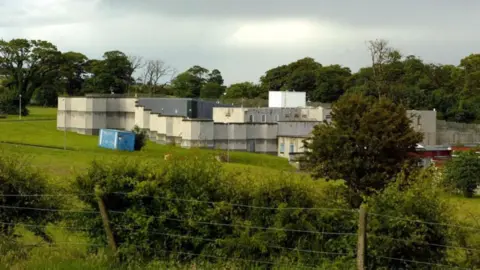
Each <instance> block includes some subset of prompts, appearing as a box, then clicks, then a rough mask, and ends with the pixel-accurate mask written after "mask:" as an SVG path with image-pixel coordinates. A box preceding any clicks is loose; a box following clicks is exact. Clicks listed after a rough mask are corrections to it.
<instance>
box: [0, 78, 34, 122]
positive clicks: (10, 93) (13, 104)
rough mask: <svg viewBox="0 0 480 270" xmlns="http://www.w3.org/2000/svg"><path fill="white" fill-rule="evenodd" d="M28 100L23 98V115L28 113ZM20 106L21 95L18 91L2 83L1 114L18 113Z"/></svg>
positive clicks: (0, 88)
mask: <svg viewBox="0 0 480 270" xmlns="http://www.w3.org/2000/svg"><path fill="white" fill-rule="evenodd" d="M27 103H28V102H27V100H22V111H21V113H22V115H23V116H26V115H28V112H29V111H28V109H27V107H26V106H27ZM19 106H20V97H19V95H18V92H17V91H15V90H11V89H9V88H7V87H3V86H1V85H0V114H16V115H18V113H19V111H18V108H19Z"/></svg>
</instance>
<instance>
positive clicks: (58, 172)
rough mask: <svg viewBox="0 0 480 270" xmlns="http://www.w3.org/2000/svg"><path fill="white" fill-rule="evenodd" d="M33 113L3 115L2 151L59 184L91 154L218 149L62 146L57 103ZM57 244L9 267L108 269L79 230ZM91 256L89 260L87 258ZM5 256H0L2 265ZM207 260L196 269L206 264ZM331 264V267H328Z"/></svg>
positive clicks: (252, 169) (273, 161) (261, 165)
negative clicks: (25, 160)
mask: <svg viewBox="0 0 480 270" xmlns="http://www.w3.org/2000/svg"><path fill="white" fill-rule="evenodd" d="M30 112H31V115H29V116H28V117H23V118H22V120H19V119H18V117H15V116H10V117H8V118H7V119H1V120H0V131H1V132H0V155H11V154H19V155H21V156H24V157H26V158H28V159H29V160H30V164H31V165H33V166H34V167H37V168H39V169H40V170H42V171H43V172H45V173H46V174H48V176H49V177H51V179H52V183H55V184H56V185H59V186H68V185H69V184H70V183H71V181H72V180H73V177H75V175H77V174H78V173H79V172H82V171H84V170H85V169H86V168H87V167H88V166H89V164H90V163H91V162H92V161H93V160H100V161H101V160H105V161H107V160H112V159H117V158H120V159H144V160H149V161H153V162H158V163H159V165H161V164H162V163H163V161H164V155H165V154H167V153H174V154H177V155H192V154H195V155H199V156H201V155H208V154H215V153H218V151H215V150H205V149H183V148H180V147H175V146H167V145H159V144H155V143H150V142H149V143H148V144H147V146H146V147H145V149H144V150H142V151H139V152H133V153H130V152H120V151H113V150H108V149H102V148H99V147H98V146H97V145H98V137H96V136H86V135H80V134H76V133H71V132H67V133H66V146H67V150H64V149H63V147H64V142H65V140H64V138H65V137H64V132H62V131H58V130H57V129H56V120H55V117H56V109H51V108H39V107H33V108H30ZM230 161H231V163H229V164H225V169H227V170H229V171H234V172H238V173H240V174H242V175H244V176H245V177H249V176H252V175H254V176H255V178H259V179H261V178H262V177H278V178H294V177H295V178H300V177H307V178H308V176H305V175H302V174H298V173H292V172H294V168H293V167H292V166H291V165H290V164H289V163H288V161H287V160H286V159H283V158H279V157H275V156H269V155H262V154H252V153H243V152H230ZM450 199H451V203H452V205H453V206H454V207H455V208H456V209H458V211H456V213H457V217H458V219H459V220H462V221H465V222H467V223H469V224H471V226H480V197H476V198H473V199H466V198H463V197H455V196H452V197H450ZM20 232H21V233H22V235H24V237H23V241H24V242H25V243H27V244H31V243H36V242H38V241H40V239H38V238H37V237H35V236H33V235H32V234H31V233H28V232H27V231H25V230H21V231H20ZM49 232H50V234H51V235H52V236H53V238H54V240H55V242H56V243H64V244H59V247H51V248H45V247H34V248H32V249H31V250H30V251H29V255H30V256H29V260H26V261H24V262H22V263H21V264H17V265H16V268H15V267H13V268H10V269H106V268H107V261H108V257H107V256H106V255H104V254H101V253H100V254H99V255H89V254H88V253H87V252H86V247H85V246H81V245H75V243H83V242H85V240H86V238H85V237H84V236H83V235H81V234H73V233H71V232H67V231H65V230H63V229H59V228H54V227H53V225H52V226H51V227H50V229H49ZM87 262H88V263H87ZM2 266H4V265H2V260H1V259H0V268H1V267H2ZM158 268H163V269H166V268H171V269H195V267H178V268H177V267H172V266H165V265H162V266H160V265H156V266H154V267H152V268H150V269H158ZM208 268H210V269H211V268H212V266H211V265H210V266H206V267H204V268H202V267H199V268H198V269H208ZM326 269H329V268H326Z"/></svg>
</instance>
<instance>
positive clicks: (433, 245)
mask: <svg viewBox="0 0 480 270" xmlns="http://www.w3.org/2000/svg"><path fill="white" fill-rule="evenodd" d="M368 237H369V238H370V237H372V238H381V239H388V240H392V241H398V242H412V243H418V244H423V245H427V246H432V247H444V248H453V249H463V250H468V251H477V252H480V249H475V248H470V247H460V246H450V245H441V244H434V243H429V242H426V241H420V240H413V239H399V238H393V237H389V236H383V235H372V234H368Z"/></svg>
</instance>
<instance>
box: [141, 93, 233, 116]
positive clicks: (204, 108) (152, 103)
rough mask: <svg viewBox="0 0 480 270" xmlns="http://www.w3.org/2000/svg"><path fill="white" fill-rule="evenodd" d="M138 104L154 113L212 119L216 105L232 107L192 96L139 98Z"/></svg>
mask: <svg viewBox="0 0 480 270" xmlns="http://www.w3.org/2000/svg"><path fill="white" fill-rule="evenodd" d="M137 106H141V107H145V108H148V109H150V110H151V111H152V113H161V114H163V115H180V116H185V117H190V118H202V119H203V118H206V119H212V117H213V112H212V109H213V108H214V107H230V105H226V104H222V103H216V102H211V101H205V100H199V99H192V98H139V99H138V102H137Z"/></svg>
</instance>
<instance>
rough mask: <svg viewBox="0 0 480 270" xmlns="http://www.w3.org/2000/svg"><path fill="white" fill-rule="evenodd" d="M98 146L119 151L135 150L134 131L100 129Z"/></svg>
mask: <svg viewBox="0 0 480 270" xmlns="http://www.w3.org/2000/svg"><path fill="white" fill-rule="evenodd" d="M98 146H100V147H102V148H108V149H113V150H121V151H135V133H133V132H130V131H121V130H114V129H100V136H99V140H98Z"/></svg>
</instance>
